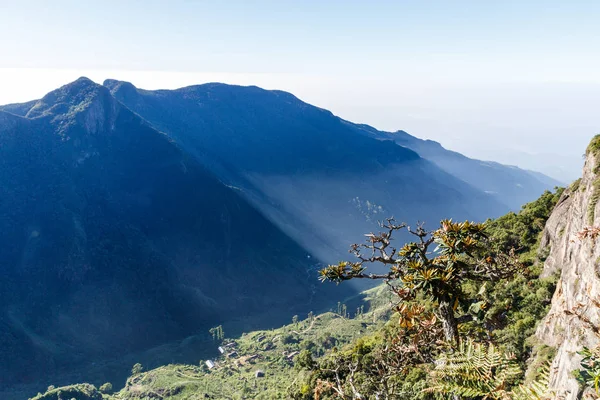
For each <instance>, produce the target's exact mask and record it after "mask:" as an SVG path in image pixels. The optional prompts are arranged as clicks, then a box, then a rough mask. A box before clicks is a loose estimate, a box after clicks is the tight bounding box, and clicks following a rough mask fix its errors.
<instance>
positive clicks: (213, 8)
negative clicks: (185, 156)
mask: <svg viewBox="0 0 600 400" xmlns="http://www.w3.org/2000/svg"><path fill="white" fill-rule="evenodd" d="M599 17H600V3H598V2H592V1H582V0H580V1H572V2H561V1H554V0H552V1H518V2H517V1H514V2H513V1H508V2H479V1H456V2H451V3H450V2H445V1H423V2H414V1H394V2H392V1H389V2H387V1H375V2H369V3H366V2H360V1H343V2H342V1H331V2H317V1H304V2H292V1H275V0H271V1H266V0H264V1H255V2H252V4H250V2H244V1H241V0H238V1H228V2H208V1H196V2H187V1H181V0H178V1H172V2H169V3H167V2H164V1H143V2H142V1H128V2H117V1H114V0H110V1H104V2H98V3H96V4H92V3H91V2H76V1H65V0H60V1H55V2H52V3H51V4H50V3H47V2H44V1H41V0H32V1H27V2H25V1H24V2H18V3H17V2H5V3H4V4H2V6H1V12H0V49H1V51H2V57H1V58H0V104H6V103H12V102H21V101H27V100H32V99H35V98H39V97H41V96H43V95H44V94H45V93H46V92H48V91H50V90H52V89H54V88H56V87H58V86H61V85H63V84H65V83H67V82H69V81H72V80H75V79H76V78H78V77H79V76H88V77H89V78H91V79H93V80H94V81H96V82H99V83H101V82H102V81H103V80H104V79H106V78H114V79H120V80H127V81H130V82H132V83H133V84H135V85H136V86H138V87H141V88H146V89H158V88H165V89H171V88H177V87H181V86H186V85H192V84H199V83H205V82H211V81H221V82H225V83H232V84H243V85H257V86H261V87H264V88H267V89H281V90H286V91H289V92H291V93H293V94H295V95H296V96H298V97H299V98H301V99H302V100H304V101H307V102H309V103H311V104H314V105H317V106H320V107H323V108H327V109H329V110H331V111H332V112H333V113H335V114H337V115H339V116H341V117H343V118H345V119H348V120H351V121H354V122H361V123H367V124H370V125H373V126H375V127H376V128H379V129H386V130H390V131H394V130H398V129H402V130H405V131H407V132H409V133H411V134H413V135H415V136H418V137H421V138H428V139H433V140H437V141H439V142H441V143H442V144H443V145H444V146H445V147H447V148H449V149H452V150H456V151H459V152H462V153H464V154H466V155H468V156H471V157H475V158H480V159H489V160H495V161H500V162H503V163H508V164H516V165H519V166H521V167H524V168H529V169H535V170H539V171H541V172H545V173H547V174H549V175H552V176H554V177H556V178H558V179H560V180H563V181H565V182H568V181H569V180H572V179H575V178H576V177H577V176H579V174H580V168H581V163H582V159H581V153H582V151H581V149H583V148H585V146H586V145H587V143H588V141H589V140H590V138H591V137H592V136H593V135H594V134H597V133H600V118H599V117H598V115H599V114H600V113H598V104H600V74H599V73H598V71H600V53H599V52H598V51H597V49H598V48H600V27H599V26H598V24H597V21H598V18H599Z"/></svg>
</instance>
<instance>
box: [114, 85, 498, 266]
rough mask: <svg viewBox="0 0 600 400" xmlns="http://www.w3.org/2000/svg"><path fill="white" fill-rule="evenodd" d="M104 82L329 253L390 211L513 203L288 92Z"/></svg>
mask: <svg viewBox="0 0 600 400" xmlns="http://www.w3.org/2000/svg"><path fill="white" fill-rule="evenodd" d="M104 85H105V86H106V87H108V88H109V89H110V90H111V92H112V93H113V95H114V96H115V97H116V98H117V99H119V100H120V101H121V102H123V104H125V105H126V106H127V107H129V108H130V109H132V110H133V111H134V112H136V113H137V114H139V115H140V116H141V117H143V118H144V119H145V120H147V121H148V122H149V123H150V124H152V125H153V126H154V127H156V128H157V129H158V130H160V131H161V132H165V134H167V135H168V136H169V137H171V138H172V139H173V140H174V141H175V142H177V143H178V145H179V146H181V147H182V148H183V149H185V150H186V151H188V152H189V153H190V154H192V155H194V156H195V157H196V158H197V159H198V160H199V161H200V162H202V163H204V164H205V165H206V166H207V167H208V168H209V169H211V170H212V171H213V172H214V173H215V174H217V175H218V176H219V177H220V178H221V179H222V180H223V181H225V182H227V183H229V184H231V185H234V186H236V187H239V188H241V189H242V193H243V195H244V196H246V198H248V199H249V200H250V201H252V202H253V204H255V205H256V206H257V207H258V208H260V209H261V210H262V212H264V213H265V214H266V215H268V216H269V217H270V218H271V219H272V220H273V221H274V222H276V223H277V224H278V225H279V226H280V227H281V228H282V229H283V230H285V231H286V232H289V234H290V235H291V236H292V237H294V238H295V239H296V240H297V241H299V242H300V243H302V244H303V245H304V246H305V247H307V248H308V249H310V250H311V251H313V252H316V253H317V254H318V255H319V256H320V257H321V258H323V259H326V260H327V261H334V260H336V259H337V258H339V257H340V255H341V253H342V252H345V250H346V249H347V246H348V245H349V244H350V243H352V242H354V241H356V240H357V238H359V237H361V235H362V234H363V233H364V232H365V231H370V230H373V229H376V225H375V222H376V220H377V219H381V218H384V217H387V216H390V215H393V216H395V217H396V218H397V219H398V220H406V221H409V222H416V221H417V220H421V221H426V222H430V223H431V222H432V221H436V220H439V219H441V218H445V217H454V218H469V219H485V218H487V217H491V216H496V215H499V214H501V213H503V212H504V211H506V210H507V209H508V207H506V206H505V205H503V204H501V203H500V202H498V201H496V200H495V199H494V198H493V197H492V196H490V195H487V194H485V193H483V192H482V191H479V190H477V189H476V188H474V187H472V186H471V185H469V184H467V183H465V182H464V181H462V180H460V179H457V178H455V177H453V176H452V175H450V174H448V173H447V172H445V171H443V170H442V169H440V168H439V167H437V166H436V165H435V164H433V163H431V162H429V161H427V160H425V159H423V158H421V157H420V156H419V155H418V154H417V153H415V152H414V151H412V150H410V149H408V148H405V147H401V146H398V145H396V144H394V143H392V142H390V141H381V140H377V139H374V138H370V137H367V136H365V135H363V134H360V133H358V132H357V131H356V129H354V128H353V127H349V126H348V124H347V123H345V121H342V120H340V119H339V118H337V117H335V116H334V115H333V114H331V113H330V112H329V111H326V110H323V109H320V108H317V107H314V106H311V105H309V104H306V103H304V102H302V101H300V100H298V99H297V98H296V97H294V96H293V95H291V94H289V93H285V92H280V91H267V90H263V89H260V88H257V87H240V86H229V85H224V84H216V83H215V84H212V83H211V84H205V85H198V86H190V87H186V88H182V89H178V90H157V91H147V90H142V89H137V88H135V87H134V86H133V85H132V84H130V83H127V82H119V81H114V80H107V81H106V82H105V83H104Z"/></svg>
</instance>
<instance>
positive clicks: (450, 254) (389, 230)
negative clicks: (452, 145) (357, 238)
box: [320, 218, 523, 344]
mask: <svg viewBox="0 0 600 400" xmlns="http://www.w3.org/2000/svg"><path fill="white" fill-rule="evenodd" d="M380 227H381V228H383V229H384V231H383V232H380V233H378V234H373V233H369V234H367V235H365V236H366V237H367V239H366V243H364V244H354V245H352V246H351V249H350V252H351V253H352V254H354V256H355V257H356V258H358V260H359V261H357V262H348V261H342V262H340V263H339V264H337V265H330V266H328V267H326V268H324V269H322V270H321V271H320V279H321V280H322V281H332V282H336V283H340V282H342V281H346V280H350V279H377V280H383V281H385V283H386V284H387V285H388V286H389V287H390V288H391V289H392V290H393V292H394V293H396V294H397V295H398V296H399V297H400V299H401V300H410V299H414V298H415V296H416V295H417V294H418V293H422V294H424V295H426V296H429V297H431V298H432V299H433V300H434V303H435V305H436V308H437V309H436V314H437V316H438V318H439V319H440V320H441V322H442V326H443V331H444V336H445V338H446V340H447V341H448V342H452V343H454V344H458V343H459V335H458V324H459V323H460V322H466V321H468V320H470V319H472V316H471V315H470V314H469V313H468V311H467V312H464V313H463V315H461V316H458V317H457V316H456V315H455V312H456V311H457V309H458V306H459V305H461V304H462V303H465V302H471V303H473V302H474V300H475V299H468V298H465V297H466V296H465V295H464V294H463V291H462V285H463V284H464V283H465V282H468V281H470V282H476V283H483V282H490V281H497V280H500V279H504V278H509V277H511V276H513V275H514V274H515V273H516V272H518V271H520V270H522V268H523V266H522V264H521V263H520V262H519V261H518V259H517V257H516V256H515V255H514V252H513V251H512V250H510V251H508V252H506V251H503V249H501V248H500V247H499V246H498V245H497V244H496V243H494V242H493V241H491V240H489V238H488V236H487V235H486V233H485V225H484V224H477V223H472V222H469V221H465V222H453V221H452V220H442V221H441V223H440V227H439V229H437V230H435V231H427V230H425V229H424V228H423V225H422V224H419V225H417V227H416V229H415V230H412V229H411V228H410V227H409V226H407V225H406V224H404V223H402V224H397V223H396V222H395V220H394V219H393V218H389V219H387V220H386V221H385V222H380ZM404 229H406V230H407V231H408V232H409V233H410V234H411V235H413V236H414V237H416V238H417V240H416V241H415V242H409V243H406V244H405V245H404V246H403V247H402V248H400V249H396V248H394V247H393V246H391V242H392V237H393V234H394V233H395V232H396V231H400V230H404ZM433 245H435V246H436V248H435V249H432V246H433ZM377 263H379V264H383V265H385V266H386V267H388V268H389V271H387V272H385V273H383V274H376V273H369V272H366V270H367V266H368V265H370V264H377ZM470 305H472V304H470ZM479 306H480V307H481V306H483V305H479ZM468 309H469V307H466V310H468Z"/></svg>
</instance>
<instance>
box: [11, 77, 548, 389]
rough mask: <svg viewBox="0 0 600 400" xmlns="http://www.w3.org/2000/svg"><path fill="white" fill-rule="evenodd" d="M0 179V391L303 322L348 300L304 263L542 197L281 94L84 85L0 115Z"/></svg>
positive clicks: (505, 170)
mask: <svg viewBox="0 0 600 400" xmlns="http://www.w3.org/2000/svg"><path fill="white" fill-rule="evenodd" d="M0 179H2V182H3V184H2V185H0V240H1V241H2V243H3V245H2V247H0V260H2V263H1V264H0V272H1V273H2V277H3V279H2V280H0V361H2V362H0V384H11V383H14V382H16V381H27V380H36V379H38V378H39V376H40V375H41V374H43V373H44V372H47V371H49V370H56V369H60V368H71V367H73V366H75V365H77V363H79V362H81V361H83V360H85V359H86V358H88V357H89V356H90V355H95V356H96V358H98V356H99V355H106V354H107V353H110V354H113V355H114V354H120V353H122V352H127V351H134V350H137V349H142V348H148V347H150V346H154V345H157V344H160V343H163V342H165V341H168V340H171V339H173V338H181V337H184V336H185V335H187V334H189V333H191V332H195V331H198V330H203V329H207V328H208V327H210V326H214V325H216V324H219V323H222V322H224V321H227V320H230V319H235V318H242V317H246V318H252V317H253V316H257V315H260V314H265V313H269V314H271V315H272V316H273V317H272V319H271V323H274V321H275V320H276V317H275V316H276V315H277V312H278V311H285V312H286V314H288V315H289V314H291V313H293V312H294V311H292V310H299V311H302V310H304V311H310V310H311V309H316V308H318V307H321V306H323V305H326V304H328V302H330V301H332V299H333V298H339V297H340V296H343V295H345V294H348V292H342V290H348V288H347V287H344V288H341V289H337V290H334V288H333V287H329V286H328V287H321V286H317V282H316V274H315V269H316V268H317V267H318V265H319V263H322V262H332V261H335V260H337V259H339V258H341V257H346V255H345V253H344V250H345V249H346V247H347V245H348V244H350V243H351V242H355V241H360V240H361V238H362V233H364V232H366V231H371V230H375V229H377V227H376V221H377V220H378V219H382V218H385V217H388V216H392V215H393V216H395V217H396V218H397V219H398V220H406V221H407V222H416V221H417V220H419V221H425V222H427V223H429V224H430V226H431V225H434V224H435V223H436V221H438V220H439V219H441V218H446V217H453V218H460V219H465V218H469V219H476V220H482V219H485V218H488V217H493V216H497V215H500V214H502V213H504V212H506V211H507V210H509V209H515V208H517V207H518V205H519V204H521V203H524V202H525V201H528V200H532V199H534V198H536V197H537V196H538V195H539V194H540V193H541V192H542V191H543V190H545V189H547V188H551V187H553V186H554V185H556V184H558V183H557V182H555V181H554V180H552V179H551V178H548V177H546V176H543V175H541V174H537V173H533V172H530V171H524V170H521V169H518V168H516V167H507V166H503V165H500V164H497V163H489V162H482V161H477V160H473V159H469V158H466V157H464V156H462V155H460V154H458V153H454V152H450V151H447V150H445V149H443V148H442V147H441V146H440V145H439V144H437V143H435V142H430V141H422V140H420V139H417V138H415V137H413V136H410V135H408V134H406V133H405V132H401V131H399V132H396V133H387V132H380V131H377V130H375V129H374V128H371V127H368V126H365V125H356V124H352V123H350V122H347V121H344V120H342V119H340V118H338V117H336V116H334V115H333V114H331V113H330V112H328V111H326V110H323V109H320V108H317V107H313V106H311V105H309V104H306V103H304V102H302V101H300V100H298V99H297V98H296V97H294V96H293V95H291V94H289V93H284V92H279V91H267V90H263V89H260V88H257V87H239V86H228V85H224V84H206V85H200V86H192V87H188V88H183V89H178V90H173V91H166V90H159V91H146V90H141V89H137V88H135V87H134V86H133V85H131V84H130V83H126V82H119V81H114V80H108V81H106V82H105V83H104V85H103V86H101V85H97V84H95V83H94V82H92V81H90V80H89V79H86V78H80V79H78V80H77V81H75V82H73V83H71V84H68V85H66V86H63V87H61V88H59V89H57V90H55V91H53V92H50V93H48V94H47V95H46V96H44V97H43V98H42V99H40V100H36V101H32V102H28V103H23V104H13V105H7V106H0ZM7 360H10V362H8V361H7Z"/></svg>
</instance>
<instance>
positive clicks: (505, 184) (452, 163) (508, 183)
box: [347, 122, 562, 210]
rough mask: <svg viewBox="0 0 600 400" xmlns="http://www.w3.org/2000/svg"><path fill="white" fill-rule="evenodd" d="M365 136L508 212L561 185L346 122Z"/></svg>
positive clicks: (538, 175) (411, 138) (401, 134)
mask: <svg viewBox="0 0 600 400" xmlns="http://www.w3.org/2000/svg"><path fill="white" fill-rule="evenodd" d="M347 123H348V125H349V126H352V127H354V128H356V129H357V130H358V131H359V132H362V133H363V134H365V135H366V136H369V137H374V138H377V139H380V140H391V141H393V142H395V143H397V144H399V145H401V146H404V147H407V148H409V149H412V150H414V151H416V152H417V153H419V155H420V156H421V157H423V158H425V159H427V160H429V161H431V162H433V163H434V164H436V165H437V166H439V167H440V168H442V169H443V170H445V171H447V172H449V173H450V174H452V175H454V176H456V177H457V178H459V179H462V180H464V181H465V182H467V183H469V184H471V185H473V186H474V187H476V188H478V189H479V190H481V191H483V192H486V193H490V194H493V195H494V196H495V197H496V198H497V199H498V200H499V201H501V202H503V203H504V204H507V205H508V206H509V207H510V208H511V209H513V210H518V209H519V208H520V207H521V205H523V204H525V203H527V202H529V201H532V200H533V199H535V198H537V197H538V196H539V195H540V194H542V193H543V192H544V190H549V189H553V188H554V187H556V186H561V185H562V184H561V182H558V181H557V180H555V179H552V178H550V177H548V176H546V175H544V174H541V173H539V172H535V171H528V170H523V169H521V168H518V167H514V166H508V165H503V164H500V163H497V162H492V161H481V160H475V159H472V158H468V157H465V156H464V155H462V154H460V153H457V152H454V151H450V150H446V149H445V148H444V147H442V145H440V144H439V143H438V142H434V141H432V140H422V139H418V138H416V137H414V136H411V135H409V134H408V133H406V132H404V131H397V132H382V131H378V130H377V129H375V128H373V127H370V126H368V125H356V124H352V123H350V122H347Z"/></svg>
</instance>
